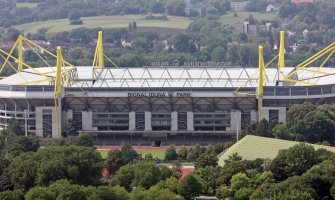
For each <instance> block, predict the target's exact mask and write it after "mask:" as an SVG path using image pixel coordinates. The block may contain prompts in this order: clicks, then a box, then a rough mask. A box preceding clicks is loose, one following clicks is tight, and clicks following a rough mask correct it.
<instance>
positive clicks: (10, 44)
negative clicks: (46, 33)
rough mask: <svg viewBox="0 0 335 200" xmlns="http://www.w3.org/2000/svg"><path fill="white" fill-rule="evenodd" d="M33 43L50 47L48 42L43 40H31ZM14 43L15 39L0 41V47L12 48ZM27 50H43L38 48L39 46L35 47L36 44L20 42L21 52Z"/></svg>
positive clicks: (40, 51) (41, 51)
mask: <svg viewBox="0 0 335 200" xmlns="http://www.w3.org/2000/svg"><path fill="white" fill-rule="evenodd" d="M32 42H33V43H35V44H37V45H39V46H41V47H43V48H49V47H50V45H51V44H50V42H45V41H43V40H33V41H32ZM14 44H15V41H9V42H0V48H1V49H2V48H12V47H13V46H14ZM29 50H33V51H36V52H38V53H43V50H42V49H40V48H37V47H36V46H34V45H28V44H27V43H23V44H22V51H23V52H26V51H29Z"/></svg>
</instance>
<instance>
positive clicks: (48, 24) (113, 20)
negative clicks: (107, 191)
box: [15, 3, 276, 34]
mask: <svg viewBox="0 0 335 200" xmlns="http://www.w3.org/2000/svg"><path fill="white" fill-rule="evenodd" d="M24 5H25V4H23V3H22V4H20V7H23V6H24ZM28 6H33V5H30V4H29V5H28ZM250 15H252V16H253V17H254V19H257V20H259V21H261V20H273V19H275V18H276V14H275V13H258V12H240V13H237V16H234V14H233V13H227V14H225V15H222V16H221V17H220V18H219V20H218V21H220V22H222V23H223V24H225V25H232V24H236V23H242V22H243V21H245V20H246V19H247V18H248V17H249V16H250ZM81 20H82V22H83V24H82V25H70V21H69V20H68V19H58V20H49V21H38V22H32V23H27V24H22V25H17V26H15V28H17V29H18V30H20V31H21V32H23V33H25V34H27V33H36V32H37V30H38V29H40V28H47V29H48V33H57V32H63V31H71V30H73V29H76V28H81V27H85V28H97V27H101V28H127V27H128V25H129V23H130V22H132V21H136V22H137V26H138V29H140V30H141V29H144V30H150V31H157V32H159V33H164V32H169V33H176V32H180V31H181V30H184V29H186V28H187V27H188V26H189V24H190V23H191V22H192V21H193V20H194V19H192V18H187V17H177V16H168V20H166V21H164V20H147V19H145V15H112V16H98V17H82V18H81Z"/></svg>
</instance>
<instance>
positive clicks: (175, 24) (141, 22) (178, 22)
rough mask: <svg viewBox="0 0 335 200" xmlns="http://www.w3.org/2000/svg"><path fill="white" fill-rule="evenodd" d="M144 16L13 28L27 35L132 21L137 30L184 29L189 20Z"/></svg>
mask: <svg viewBox="0 0 335 200" xmlns="http://www.w3.org/2000/svg"><path fill="white" fill-rule="evenodd" d="M144 18H145V16H144V15H123V16H121V15H114V16H100V17H83V18H81V20H82V21H83V23H84V24H83V25H75V26H73V25H72V26H71V25H70V22H69V20H68V19H59V20H50V21H39V22H32V23H27V24H23V25H18V26H15V28H17V29H18V30H20V31H23V32H24V33H25V34H27V33H36V31H37V30H38V29H40V28H48V29H49V33H56V32H63V31H70V30H72V29H76V28H80V27H86V28H97V27H101V28H121V27H124V28H126V27H128V25H129V23H130V22H132V21H136V22H137V26H138V28H148V27H156V28H169V29H186V28H187V27H188V25H189V24H190V22H191V20H189V19H188V18H185V17H176V16H168V19H169V20H168V21H159V20H145V19H144Z"/></svg>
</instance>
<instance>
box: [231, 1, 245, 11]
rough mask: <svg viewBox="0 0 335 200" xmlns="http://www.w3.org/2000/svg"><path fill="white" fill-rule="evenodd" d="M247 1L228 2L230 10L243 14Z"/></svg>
mask: <svg viewBox="0 0 335 200" xmlns="http://www.w3.org/2000/svg"><path fill="white" fill-rule="evenodd" d="M248 3H249V2H248V1H241V2H230V10H231V11H233V12H244V11H245V7H246V6H247V4H248Z"/></svg>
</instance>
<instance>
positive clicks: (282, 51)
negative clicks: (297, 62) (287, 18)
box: [278, 31, 285, 70]
mask: <svg viewBox="0 0 335 200" xmlns="http://www.w3.org/2000/svg"><path fill="white" fill-rule="evenodd" d="M284 67H285V32H284V31H280V44H279V58H278V68H279V69H280V70H281V69H282V68H284Z"/></svg>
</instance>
